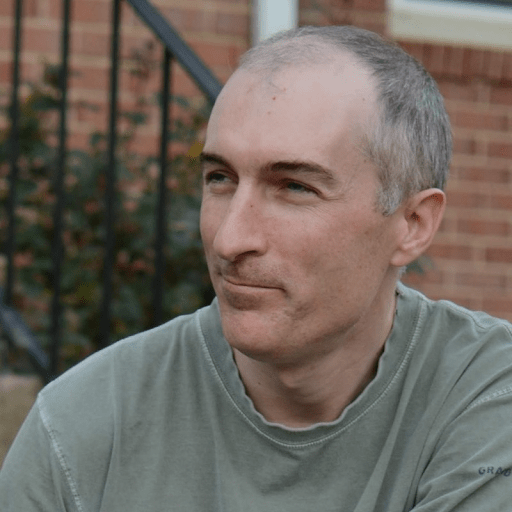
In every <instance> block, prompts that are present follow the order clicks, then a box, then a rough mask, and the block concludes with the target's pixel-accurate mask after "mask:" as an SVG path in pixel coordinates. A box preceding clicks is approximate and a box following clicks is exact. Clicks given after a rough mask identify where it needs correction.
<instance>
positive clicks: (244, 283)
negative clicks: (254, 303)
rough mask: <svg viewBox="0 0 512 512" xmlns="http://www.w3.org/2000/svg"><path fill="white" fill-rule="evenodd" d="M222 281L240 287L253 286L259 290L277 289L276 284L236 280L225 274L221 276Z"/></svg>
mask: <svg viewBox="0 0 512 512" xmlns="http://www.w3.org/2000/svg"><path fill="white" fill-rule="evenodd" d="M222 278H223V279H224V281H225V282H226V283H228V284H230V285H232V286H237V287H240V288H255V289H260V290H277V289H278V288H277V287H276V286H267V285H265V284H260V283H252V282H249V281H238V280H234V279H231V278H227V277H225V276H222Z"/></svg>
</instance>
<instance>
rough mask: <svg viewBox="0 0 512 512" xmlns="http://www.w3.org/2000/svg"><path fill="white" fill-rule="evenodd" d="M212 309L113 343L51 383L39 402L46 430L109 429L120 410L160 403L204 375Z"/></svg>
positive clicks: (133, 409)
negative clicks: (206, 320)
mask: <svg viewBox="0 0 512 512" xmlns="http://www.w3.org/2000/svg"><path fill="white" fill-rule="evenodd" d="M209 309H210V308H204V309H203V310H199V311H197V312H196V313H194V314H191V315H186V316H181V317H178V318H175V319H174V320H172V321H170V322H168V323H166V324H164V325H161V326H159V327H157V328H154V329H152V330H149V331H145V332H142V333H139V334H137V335H135V336H132V337H129V338H127V339H125V340H121V341H119V342H117V343H114V344H113V345H111V346H109V347H107V348H105V349H103V350H101V351H99V352H97V353H95V354H93V355H91V356H90V357H88V358H87V359H85V360H84V361H82V362H81V363H79V364H78V365H76V366H75V367H73V368H71V369H70V370H68V371H67V372H66V373H64V374H63V375H62V376H60V377H59V378H57V379H56V380H55V381H53V382H51V383H50V384H48V385H47V386H46V387H45V388H44V389H43V390H42V391H41V392H40V393H39V396H38V401H37V405H38V407H39V410H40V414H41V418H42V420H43V422H44V423H45V426H46V428H47V429H48V430H52V429H55V430H58V431H60V430H61V429H62V430H65V429H66V428H67V427H68V426H70V425H73V426H74V428H77V429H81V428H82V426H84V425H86V426H88V427H90V428H92V429H93V430H94V429H95V430H102V429H104V430H111V429H112V428H114V424H115V423H116V422H117V421H118V419H119V415H120V414H121V413H120V411H121V410H122V411H123V413H122V414H123V415H126V414H130V411H135V410H137V409H138V410H139V411H140V410H143V409H144V407H145V406H149V405H148V404H149V403H151V404H152V405H154V406H155V407H158V405H157V404H156V401H157V400H164V399H165V397H164V396H163V395H164V391H166V392H168V393H171V392H172V390H176V389H179V387H180V379H184V378H194V377H197V374H198V373H200V369H199V368H197V366H198V365H200V364H201V360H202V359H204V357H203V356H202V354H203V353H204V343H203V340H202V333H201V329H200V324H199V317H200V316H201V314H203V315H204V314H209ZM93 418H94V421H93ZM98 433H99V432H96V434H98Z"/></svg>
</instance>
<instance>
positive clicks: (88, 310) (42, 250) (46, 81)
mask: <svg viewBox="0 0 512 512" xmlns="http://www.w3.org/2000/svg"><path fill="white" fill-rule="evenodd" d="M136 71H137V69H136ZM56 76H58V69H56V68H54V67H52V66H47V67H46V70H45V73H44V76H43V78H42V80H41V82H40V83H36V84H29V85H28V87H29V90H30V94H28V96H27V97H26V98H25V99H24V100H23V101H22V104H21V109H20V110H21V119H20V139H19V141H20V159H19V179H18V182H17V192H16V193H17V206H16V250H15V255H14V265H15V268H16V276H15V287H14V297H13V302H14V305H15V307H16V308H17V309H18V310H19V311H21V312H22V314H23V316H24V317H25V319H26V321H27V323H28V324H29V326H30V327H31V328H32V330H33V331H34V332H35V333H36V334H37V336H38V337H39V339H40V340H41V341H42V344H43V346H47V345H48V344H49V343H50V339H49V334H48V333H49V329H50V323H51V311H50V309H51V306H50V304H51V298H52V293H53V282H52V261H51V247H52V238H53V236H55V235H54V232H53V209H54V205H55V188H54V184H53V179H54V173H55V162H56V158H57V154H56V143H55V140H56V137H55V130H54V128H53V125H54V124H55V122H54V121H55V118H56V112H57V108H58V104H59V96H60V91H59V87H58V85H57V80H56ZM173 100H174V102H175V104H176V105H179V108H180V111H181V112H182V113H183V114H184V115H183V116H182V117H180V118H178V119H175V120H174V124H173V129H172V130H171V138H172V139H173V140H174V141H175V142H177V144H175V145H174V147H177V146H178V147H180V148H182V149H183V148H184V150H185V153H184V152H183V151H182V152H181V153H180V154H175V156H174V157H173V158H172V161H171V162H169V169H170V173H169V177H168V179H167V189H168V190H167V194H168V212H167V215H168V216H167V225H168V230H167V236H168V241H167V244H166V248H165V272H164V276H163V279H164V282H165V292H164V304H163V308H164V316H165V318H166V319H168V318H172V317H174V316H176V315H179V314H183V313H186V312H190V311H193V310H195V309H197V308H198V307H200V306H202V305H204V304H205V303H207V302H209V301H210V300H211V298H212V292H211V288H210V284H209V277H208V273H207V269H206V265H205V262H204V257H203V251H202V246H201V241H200V236H199V228H198V226H199V207H200V192H199V191H200V177H199V173H198V165H197V159H194V158H191V157H190V156H188V155H187V154H186V151H187V148H190V147H192V148H193V151H192V152H195V153H197V152H198V151H194V148H195V150H197V149H198V145H199V142H198V137H199V134H200V133H201V131H202V130H203V128H204V125H205V123H206V120H207V118H208V115H209V108H208V106H206V105H205V106H202V107H201V108H192V106H191V102H190V101H189V100H187V99H185V98H173ZM145 101H146V102H147V100H145ZM144 103H145V102H144V101H143V102H140V103H139V107H138V108H136V109H134V110H133V111H128V112H122V113H121V114H120V118H121V119H122V123H120V124H122V126H123V128H122V131H121V133H120V135H119V144H118V148H117V155H118V161H117V191H116V193H117V204H116V224H115V269H114V275H113V280H112V294H113V295H112V296H113V302H112V317H113V326H112V333H111V340H112V341H113V340H117V339H119V338H122V337H125V336H127V335H130V334H132V333H135V332H138V331H141V330H143V329H146V328H148V327H150V326H151V324H152V318H153V305H152V289H153V286H152V282H153V277H154V273H155V268H154V249H153V247H154V243H155V224H156V222H155V216H156V204H157V184H158V178H159V172H160V171H159V164H158V162H157V160H156V158H155V157H154V156H147V155H140V154H136V153H134V152H133V151H131V150H130V145H131V144H130V143H131V142H133V140H134V138H135V137H137V130H138V128H139V127H140V126H142V125H144V124H145V123H146V121H147V119H146V115H145V114H144V108H143V107H142V105H144ZM84 106H85V107H86V108H97V107H96V106H94V105H84V104H82V105H80V107H81V108H83V107H84ZM4 115H7V109H5V110H4ZM106 141H107V136H106V134H105V133H100V132H96V133H93V134H92V135H91V137H90V141H89V145H88V147H87V148H86V150H81V149H80V150H79V149H70V150H69V152H68V159H67V165H66V174H65V192H66V205H65V214H64V230H63V241H64V247H65V257H64V264H63V269H62V281H61V287H62V297H61V300H62V308H63V312H62V320H61V325H62V335H63V350H62V370H64V369H65V368H67V367H69V366H70V365H72V364H74V363H76V362H77V361H79V360H80V359H82V358H83V357H85V356H86V355H87V354H88V353H91V352H93V351H94V350H96V349H97V347H98V346H100V345H101V340H99V336H100V333H99V324H100V313H101V312H100V307H101V300H102V267H103V257H104V245H105V228H104V213H105V211H104V210H105V205H104V191H105V175H104V173H105V168H106V162H107V157H106V146H107V144H106ZM8 145H9V133H8V131H4V132H3V134H1V135H0V200H1V202H2V204H6V199H7V194H8V183H7V179H8V172H9V168H8V167H9V166H8V156H9V155H8ZM6 229H7V223H6V215H5V211H4V212H3V214H2V215H1V217H0V237H2V239H3V240H5V238H6ZM4 273H5V259H4Z"/></svg>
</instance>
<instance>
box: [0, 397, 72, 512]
mask: <svg viewBox="0 0 512 512" xmlns="http://www.w3.org/2000/svg"><path fill="white" fill-rule="evenodd" d="M0 510H1V511H2V512H20V511H21V510H22V511H23V512H75V511H78V510H80V508H77V507H76V506H75V503H74V500H73V498H72V492H71V490H70V488H69V486H68V485H67V482H66V476H65V473H64V470H63V468H62V466H61V464H60V462H59V454H58V453H57V452H56V450H55V446H54V444H53V443H52V439H51V437H50V435H49V433H48V432H47V430H46V429H45V426H44V424H43V421H42V419H41V415H40V411H39V408H38V404H37V403H36V405H34V407H33V408H32V410H31V411H30V413H29V414H28V416H27V418H26V420H25V422H24V423H23V425H22V427H21V429H20V431H19V432H18V435H17V437H16V439H15V440H14V443H13V444H12V446H11V448H10V450H9V452H8V453H7V456H6V458H5V460H4V463H3V466H2V468H1V470H0Z"/></svg>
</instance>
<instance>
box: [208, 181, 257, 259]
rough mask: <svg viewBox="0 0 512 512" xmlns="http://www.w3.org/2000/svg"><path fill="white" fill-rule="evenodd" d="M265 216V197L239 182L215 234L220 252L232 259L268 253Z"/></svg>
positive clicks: (221, 254) (214, 246) (216, 249)
mask: <svg viewBox="0 0 512 512" xmlns="http://www.w3.org/2000/svg"><path fill="white" fill-rule="evenodd" d="M264 217H265V216H264V199H263V198H262V197H260V196H259V195H258V193H257V191H255V190H254V188H252V187H245V188H243V187H242V186H241V185H239V186H238V188H237V191H236V192H235V193H234V194H233V196H232V197H231V200H230V202H229V206H228V207H227V210H226V212H225V215H224V218H223V219H222V222H221V224H220V226H219V228H218V230H217V232H216V234H215V238H214V240H213V249H214V251H215V252H216V254H217V255H218V256H220V257H221V258H223V259H224V260H227V261H229V262H235V261H236V260H239V259H240V258H242V257H243V256H247V255H252V256H257V255H262V254H264V253H265V252H266V250H267V238H266V236H265V221H264Z"/></svg>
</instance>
